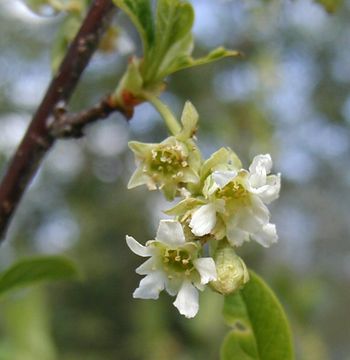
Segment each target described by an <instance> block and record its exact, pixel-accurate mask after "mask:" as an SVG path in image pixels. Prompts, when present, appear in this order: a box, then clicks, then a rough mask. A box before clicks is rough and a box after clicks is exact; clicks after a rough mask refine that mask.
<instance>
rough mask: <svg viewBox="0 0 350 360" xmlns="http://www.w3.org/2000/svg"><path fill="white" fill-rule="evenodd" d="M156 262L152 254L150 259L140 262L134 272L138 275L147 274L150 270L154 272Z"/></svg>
mask: <svg viewBox="0 0 350 360" xmlns="http://www.w3.org/2000/svg"><path fill="white" fill-rule="evenodd" d="M156 265H157V264H156V262H155V259H154V256H152V257H151V258H150V259H147V260H146V261H145V262H144V263H143V264H141V265H140V266H139V267H138V268H137V269H136V270H135V272H136V274H139V275H148V274H150V273H151V272H154V271H155V270H156V269H157V266H156Z"/></svg>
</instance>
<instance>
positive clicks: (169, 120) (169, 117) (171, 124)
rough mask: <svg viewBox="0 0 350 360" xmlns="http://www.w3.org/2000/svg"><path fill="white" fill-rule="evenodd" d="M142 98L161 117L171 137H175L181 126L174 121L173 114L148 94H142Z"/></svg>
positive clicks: (157, 99)
mask: <svg viewBox="0 0 350 360" xmlns="http://www.w3.org/2000/svg"><path fill="white" fill-rule="evenodd" d="M142 95H143V97H144V98H145V99H146V100H148V101H149V102H150V103H151V104H152V105H153V106H154V107H155V108H156V110H157V111H158V112H159V114H160V115H161V116H162V117H163V119H164V121H165V123H166V125H167V127H168V129H169V131H170V132H171V133H172V134H173V135H177V134H178V133H179V132H180V131H181V126H180V124H179V123H178V121H177V120H176V118H175V116H174V114H173V113H172V112H171V110H170V109H169V108H168V106H167V105H165V104H164V103H163V102H162V101H161V100H159V98H157V97H156V96H154V95H153V94H150V93H143V94H142Z"/></svg>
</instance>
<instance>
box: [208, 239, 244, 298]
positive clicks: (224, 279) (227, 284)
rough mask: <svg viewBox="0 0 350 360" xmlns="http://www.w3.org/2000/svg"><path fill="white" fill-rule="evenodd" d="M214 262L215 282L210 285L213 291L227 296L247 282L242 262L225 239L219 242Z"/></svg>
mask: <svg viewBox="0 0 350 360" xmlns="http://www.w3.org/2000/svg"><path fill="white" fill-rule="evenodd" d="M214 261H215V265H216V272H217V280H216V281H212V282H211V283H210V285H211V287H212V289H213V290H215V291H217V292H219V293H220V294H223V295H228V294H231V293H233V292H234V291H237V290H239V289H240V288H241V287H242V286H243V285H244V284H246V283H247V282H248V281H249V273H248V270H247V267H246V265H245V263H244V261H243V260H242V259H241V258H240V257H239V256H238V255H236V253H235V251H234V249H233V248H232V246H231V245H230V244H229V243H228V242H227V240H226V239H223V240H221V241H220V242H219V245H218V248H217V249H216V252H215V255H214Z"/></svg>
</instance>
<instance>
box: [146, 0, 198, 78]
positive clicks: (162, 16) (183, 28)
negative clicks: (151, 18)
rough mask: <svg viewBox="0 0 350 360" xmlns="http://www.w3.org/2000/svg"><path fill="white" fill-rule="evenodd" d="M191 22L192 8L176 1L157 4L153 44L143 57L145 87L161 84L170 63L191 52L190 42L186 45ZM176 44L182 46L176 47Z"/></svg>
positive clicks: (164, 1) (185, 3)
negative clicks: (152, 83)
mask: <svg viewBox="0 0 350 360" xmlns="http://www.w3.org/2000/svg"><path fill="white" fill-rule="evenodd" d="M193 21H194V11H193V8H192V6H191V4H189V3H187V2H182V1H179V0H158V2H157V12H156V21H155V29H156V32H155V43H154V46H153V48H152V50H151V51H150V53H149V54H145V62H144V67H143V69H144V78H145V82H146V83H147V82H153V81H161V80H162V79H163V77H164V75H165V76H166V73H167V71H166V69H167V67H168V66H169V64H170V63H172V62H173V59H174V58H177V57H178V56H182V55H183V52H184V51H185V52H186V53H187V52H188V51H190V50H191V48H192V46H193V45H192V43H193V41H192V39H190V41H189V36H191V29H192V25H193ZM184 39H186V40H185V46H184V41H183V40H184ZM179 43H180V44H181V46H178V44H179ZM173 48H174V49H175V51H174V50H173Z"/></svg>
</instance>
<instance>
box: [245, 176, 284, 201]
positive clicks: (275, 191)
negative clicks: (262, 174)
mask: <svg viewBox="0 0 350 360" xmlns="http://www.w3.org/2000/svg"><path fill="white" fill-rule="evenodd" d="M280 189H281V174H277V175H269V176H268V177H267V178H266V185H264V186H261V187H260V188H257V189H255V188H251V189H250V191H251V192H253V193H254V194H256V195H258V196H259V197H260V199H261V200H262V201H263V202H264V203H265V204H270V203H271V202H272V201H273V200H276V199H277V198H278V196H279V192H280Z"/></svg>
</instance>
